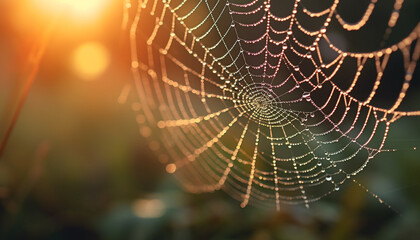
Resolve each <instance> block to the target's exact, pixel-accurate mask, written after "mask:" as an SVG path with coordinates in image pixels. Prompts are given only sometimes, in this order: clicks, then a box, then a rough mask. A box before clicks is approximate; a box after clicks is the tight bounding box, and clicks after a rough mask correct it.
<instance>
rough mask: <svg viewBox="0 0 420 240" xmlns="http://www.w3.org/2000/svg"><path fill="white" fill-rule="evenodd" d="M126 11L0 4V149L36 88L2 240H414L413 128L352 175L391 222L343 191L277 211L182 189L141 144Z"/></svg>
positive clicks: (3, 179)
mask: <svg viewBox="0 0 420 240" xmlns="http://www.w3.org/2000/svg"><path fill="white" fill-rule="evenodd" d="M356 2H358V1H356ZM418 5H419V4H417V5H415V6H414V10H413V9H411V10H410V11H414V12H416V11H417V12H419V11H418V10H420V9H419V7H418ZM123 7H124V1H123V0H89V1H86V0H85V1H84V0H73V1H67V0H55V1H51V0H20V1H12V0H2V1H0V9H1V10H2V14H1V15H0V137H1V138H0V139H4V137H5V136H6V135H7V132H8V129H9V126H10V124H11V122H13V114H14V113H15V112H16V109H18V108H19V102H20V101H21V100H22V96H23V95H25V89H29V88H28V86H30V91H29V94H28V95H27V98H26V100H25V103H24V105H23V108H22V109H21V111H20V114H19V116H18V119H17V121H16V125H15V127H14V129H13V131H12V132H11V135H10V138H9V139H8V141H7V145H6V146H5V148H4V151H3V152H2V154H1V156H0V157H1V158H0V203H1V204H0V239H420V229H419V228H418V226H420V184H419V182H420V155H419V152H418V150H413V147H417V148H418V147H420V124H419V120H420V119H419V117H412V118H404V119H401V120H398V121H397V123H395V124H393V125H392V127H391V132H390V136H389V138H388V142H387V146H388V147H389V148H393V149H398V150H397V151H394V152H385V153H382V154H380V155H379V156H378V157H376V158H375V159H373V160H372V161H371V162H370V164H369V165H368V166H367V168H366V169H365V170H364V171H363V172H362V173H360V174H359V175H358V176H357V177H356V179H358V181H360V182H361V183H362V184H364V185H365V186H366V187H367V188H368V189H369V190H370V191H371V192H372V193H375V194H377V195H378V196H380V197H381V198H382V199H383V200H384V201H386V202H387V203H389V204H390V205H391V206H392V207H393V208H395V210H396V211H397V212H398V213H396V212H395V211H393V210H391V209H388V208H387V207H386V206H385V205H384V204H380V203H379V202H378V200H376V199H375V198H373V197H372V196H371V195H370V194H368V193H366V191H365V190H364V189H362V188H360V187H358V186H356V185H355V184H351V183H350V182H349V183H346V184H344V185H343V186H342V190H340V191H338V192H334V193H333V194H332V195H331V196H329V197H327V198H325V199H323V200H321V201H319V202H317V203H314V204H311V207H310V208H309V209H306V208H304V207H303V206H297V207H287V206H286V207H284V208H283V210H282V211H281V212H270V211H266V210H261V209H257V208H254V207H247V208H245V209H242V208H240V206H239V202H236V201H234V200H231V198H230V197H229V196H227V195H226V194H225V193H223V192H217V193H214V194H200V195H194V194H190V193H187V192H185V191H184V190H183V189H182V187H180V186H179V185H178V183H177V182H176V181H175V179H174V178H173V176H171V175H168V174H167V173H166V171H165V169H164V166H162V165H161V164H160V163H159V162H158V161H157V160H156V157H157V156H156V153H155V152H154V151H152V150H151V149H150V147H151V146H150V142H148V140H147V139H145V138H143V137H142V136H141V134H139V127H138V123H137V122H136V121H139V119H137V120H136V111H138V110H139V109H138V108H139V104H138V103H137V102H136V101H137V98H136V95H135V93H134V92H131V91H130V90H129V89H130V87H129V86H130V85H131V83H132V75H131V72H130V56H129V52H130V49H129V45H128V32H127V30H126V29H125V28H124V19H125V18H124V15H123V12H124V11H123ZM416 9H417V10H416ZM414 21H418V19H414ZM381 24H383V23H381ZM34 73H36V77H34V78H33V84H28V81H29V82H30V79H31V77H32V76H35V74H34ZM413 82H414V83H413V84H414V85H413V86H414V89H415V90H416V91H417V93H418V92H419V85H420V84H419V82H420V79H419V76H418V73H417V74H415V75H414V79H413ZM411 94H414V95H418V94H416V93H415V92H412V93H411ZM417 100H418V99H417ZM412 105H413V106H412V108H411V109H412V110H419V109H420V107H419V105H418V102H415V101H412ZM143 135H144V134H143Z"/></svg>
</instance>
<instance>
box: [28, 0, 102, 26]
mask: <svg viewBox="0 0 420 240" xmlns="http://www.w3.org/2000/svg"><path fill="white" fill-rule="evenodd" d="M33 1H34V3H35V4H36V5H37V6H38V7H40V8H42V9H43V10H44V11H45V12H47V13H49V14H53V15H62V14H64V15H66V16H67V17H71V18H74V19H79V20H83V21H86V20H92V19H96V18H98V17H99V14H100V13H101V12H103V11H104V9H105V7H106V6H107V5H108V4H109V2H110V0H33Z"/></svg>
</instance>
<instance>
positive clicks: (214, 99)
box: [127, 0, 420, 210]
mask: <svg viewBox="0 0 420 240" xmlns="http://www.w3.org/2000/svg"><path fill="white" fill-rule="evenodd" d="M313 2H314V1H312V2H311V1H303V0H302V1H300V0H296V1H270V0H266V1H263V0H255V1H240V0H235V1H225V0H200V1H186V0H172V1H171V0H166V1H165V0H162V1H158V0H150V1H149V0H139V1H138V2H133V3H130V2H129V1H128V2H127V8H130V7H131V8H132V9H134V10H135V14H133V17H132V19H131V21H132V25H131V30H130V37H131V57H132V71H133V73H134V77H135V84H136V90H137V91H138V95H139V98H140V104H141V105H140V106H141V113H140V114H139V116H138V119H137V120H138V122H139V123H141V126H140V132H141V133H142V134H143V135H144V136H146V137H148V136H151V135H152V133H156V135H157V136H158V137H156V139H157V141H156V140H153V141H151V144H152V145H153V148H154V149H155V150H157V149H164V150H165V151H166V152H167V154H168V155H165V154H164V153H163V151H161V152H162V153H161V154H160V155H159V160H160V161H162V162H164V163H165V164H166V169H167V171H168V172H171V173H175V175H176V176H177V178H179V180H180V182H181V183H182V184H183V186H185V188H186V189H188V190H189V191H192V192H211V191H215V190H219V189H223V190H224V191H225V192H227V193H228V194H230V195H231V196H232V197H233V198H235V199H237V200H238V201H240V202H241V206H242V207H245V206H247V205H248V204H254V205H257V206H268V207H275V208H276V209H277V210H278V209H280V205H282V204H305V205H306V206H308V204H309V203H311V202H314V201H317V200H319V199H320V198H322V197H324V196H326V195H328V194H330V193H332V192H334V191H338V190H339V188H340V185H342V184H343V183H344V182H346V181H347V180H350V181H353V182H355V183H357V184H359V183H358V182H356V180H354V178H353V176H355V175H356V174H358V173H359V172H361V171H362V170H363V169H364V168H365V167H366V165H367V164H368V162H369V161H370V160H371V159H372V158H374V157H375V156H376V155H377V154H378V153H380V152H383V151H386V149H384V144H385V141H386V139H387V136H388V132H389V129H390V126H391V124H392V123H394V122H395V121H396V120H398V119H399V118H401V117H405V116H418V115H420V111H415V110H408V111H407V110H404V111H403V110H400V108H401V105H402V103H403V101H404V99H405V97H406V94H407V91H408V89H409V88H410V83H411V80H412V79H413V74H414V71H415V69H416V63H417V60H418V59H419V55H420V41H418V38H419V35H420V25H419V24H418V19H416V21H417V22H414V23H415V24H417V25H413V28H412V29H411V30H410V31H411V32H410V33H409V34H408V35H407V36H406V37H405V38H403V39H399V40H398V41H395V42H394V43H389V42H390V41H391V40H390V39H391V37H392V33H393V29H394V27H395V26H396V25H397V22H398V20H399V17H400V10H401V9H402V6H403V2H404V1H402V0H396V1H395V2H392V3H391V8H389V9H388V12H387V13H389V14H388V15H386V16H385V17H386V21H383V20H382V21H383V23H382V24H383V25H384V28H383V29H380V30H381V31H382V32H383V35H382V36H381V38H380V39H378V41H377V43H375V44H374V45H373V46H375V47H376V48H378V47H377V46H380V45H381V46H383V47H380V48H379V49H377V50H372V49H370V50H366V51H365V50H362V51H360V50H359V51H357V50H354V51H353V50H348V49H347V48H348V47H342V46H340V41H338V42H334V41H333V38H334V33H335V32H338V31H340V30H341V32H342V33H343V34H347V33H348V34H352V33H359V32H360V33H361V34H362V35H356V37H355V38H354V39H358V38H361V37H362V38H363V37H364V35H365V34H367V33H368V32H369V31H371V30H370V29H369V24H371V22H372V20H371V19H372V18H375V17H378V16H376V15H375V9H376V8H377V6H378V5H379V4H380V2H381V1H377V0H371V1H370V2H367V4H364V5H363V4H362V5H360V7H359V9H362V10H363V11H362V12H361V14H360V16H359V17H360V18H359V19H357V18H356V19H355V20H352V19H350V20H346V16H345V14H344V13H340V9H343V8H344V7H345V5H343V4H344V3H343V2H345V1H343V0H342V1H339V0H334V1H322V2H317V1H315V2H317V3H316V4H313ZM385 3H386V2H385ZM385 3H384V4H385ZM388 3H389V2H388ZM381 16H384V15H381ZM375 21H376V20H375ZM366 29H367V30H366ZM330 33H331V34H330ZM341 45H343V44H341ZM366 46H368V44H366ZM394 56H396V59H397V61H396V63H397V64H400V65H401V69H400V70H401V71H400V72H401V74H400V76H399V77H398V78H397V80H396V79H395V78H394V77H392V78H393V79H391V80H392V81H393V82H394V85H393V86H395V85H396V86H397V87H396V88H397V89H398V90H397V94H395V90H396V89H395V87H391V88H392V89H391V90H392V91H391V92H393V94H391V95H386V94H387V93H388V92H389V89H388V92H387V90H386V89H387V87H386V86H387V85H389V82H387V80H386V79H385V77H384V76H385V75H384V73H385V72H386V71H387V67H388V65H389V62H391V60H392V59H393V58H394ZM394 62H395V61H394ZM392 74H394V75H395V73H392ZM383 89H385V90H384V91H385V95H384V96H385V97H383V96H382V97H381V90H383ZM382 95H383V94H382ZM359 186H361V187H362V188H363V189H365V190H366V191H368V190H367V189H366V188H364V187H363V186H362V185H360V184H359ZM372 195H373V196H374V197H375V198H376V199H378V201H379V202H381V203H382V202H383V201H382V199H380V198H379V197H378V196H376V195H375V194H372ZM387 206H389V205H387Z"/></svg>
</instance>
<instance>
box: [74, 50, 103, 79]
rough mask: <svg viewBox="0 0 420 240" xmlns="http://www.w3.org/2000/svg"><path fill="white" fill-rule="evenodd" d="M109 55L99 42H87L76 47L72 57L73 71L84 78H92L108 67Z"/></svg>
mask: <svg viewBox="0 0 420 240" xmlns="http://www.w3.org/2000/svg"><path fill="white" fill-rule="evenodd" d="M109 63H110V56H109V51H108V49H107V48H106V47H105V46H104V45H103V44H101V43H98V42H88V43H84V44H82V45H80V46H78V47H77V48H76V50H75V51H74V54H73V58H72V66H73V70H74V72H75V73H76V74H77V75H78V76H79V77H81V78H83V79H85V80H94V79H96V78H97V77H98V76H100V75H101V74H102V73H104V72H105V70H106V69H107V68H108V66H109Z"/></svg>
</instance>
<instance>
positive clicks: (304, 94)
mask: <svg viewBox="0 0 420 240" xmlns="http://www.w3.org/2000/svg"><path fill="white" fill-rule="evenodd" d="M310 96H311V93H309V92H303V93H302V97H303V98H309V97H310Z"/></svg>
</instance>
